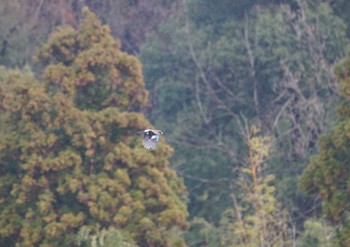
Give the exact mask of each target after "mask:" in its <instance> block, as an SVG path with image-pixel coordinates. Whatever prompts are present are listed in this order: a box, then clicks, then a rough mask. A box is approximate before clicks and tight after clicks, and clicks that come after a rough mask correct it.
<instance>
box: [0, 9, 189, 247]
mask: <svg viewBox="0 0 350 247" xmlns="http://www.w3.org/2000/svg"><path fill="white" fill-rule="evenodd" d="M35 59H36V61H37V62H38V63H40V64H41V66H42V67H43V74H42V78H41V81H38V80H36V79H35V78H34V77H33V76H32V75H30V74H23V73H20V72H19V71H9V72H6V73H4V74H2V76H1V85H0V95H1V96H0V98H1V102H0V105H1V115H2V117H1V121H2V126H3V127H4V128H2V131H3V133H2V137H3V138H1V141H0V147H1V148H0V155H1V166H0V167H1V168H0V169H1V175H0V176H1V177H0V181H1V182H0V186H1V201H0V214H1V216H0V219H1V220H0V225H1V227H0V228H1V231H0V235H1V240H0V241H1V245H6V246H11V245H14V244H15V243H16V245H20V246H74V245H75V244H76V234H77V232H78V231H79V229H80V228H81V227H82V226H91V227H97V226H100V227H106V228H107V227H109V226H114V227H116V228H118V229H119V230H121V231H123V232H126V233H127V235H129V236H130V237H131V238H132V239H134V240H135V242H136V243H138V244H139V245H140V246H175V245H176V244H178V245H179V246H181V245H183V244H182V241H181V238H178V236H177V234H176V232H177V231H178V230H180V229H183V228H185V227H186V225H187V223H186V217H187V211H186V206H185V204H184V201H183V198H184V196H185V189H184V186H183V184H182V182H181V180H179V178H177V176H176V173H175V172H174V171H173V170H172V169H171V168H170V167H169V162H168V158H169V157H170V155H171V154H172V148H171V147H170V146H169V145H167V144H166V143H164V142H162V143H161V145H159V148H158V150H157V152H148V151H146V150H144V149H143V148H142V146H141V142H140V140H139V139H137V138H136V136H135V133H136V131H137V130H139V129H143V128H146V127H149V126H151V125H150V123H149V122H148V121H147V119H146V118H145V117H144V116H143V115H142V114H141V113H139V112H137V111H138V110H140V109H141V108H143V107H145V105H146V103H147V90H146V89H145V86H144V82H143V77H142V72H141V64H140V62H139V61H138V60H137V59H136V58H135V57H133V56H131V55H128V54H127V53H125V52H122V51H121V50H120V43H119V42H118V41H116V40H115V39H114V38H113V37H112V36H111V34H110V30H109V28H108V27H107V26H104V25H102V24H101V23H100V21H99V20H98V19H97V18H96V16H95V15H94V14H93V13H92V12H90V11H89V10H88V9H87V8H86V9H84V19H83V21H82V22H81V24H80V25H79V27H78V29H74V28H73V27H71V26H63V27H60V28H59V29H58V30H57V31H55V32H54V33H52V34H51V36H50V38H49V40H48V41H47V43H46V44H44V45H43V46H42V47H41V48H40V49H38V51H37V52H36V57H35ZM8 195H11V196H10V197H9V196H8Z"/></svg>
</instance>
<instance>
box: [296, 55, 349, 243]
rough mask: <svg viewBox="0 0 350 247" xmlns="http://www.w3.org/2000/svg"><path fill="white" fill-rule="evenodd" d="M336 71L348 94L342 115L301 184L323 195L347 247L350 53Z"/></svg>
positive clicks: (343, 92)
mask: <svg viewBox="0 0 350 247" xmlns="http://www.w3.org/2000/svg"><path fill="white" fill-rule="evenodd" d="M335 71H336V76H337V79H338V81H339V82H340V93H341V95H342V96H343V97H344V100H343V103H342V104H341V105H340V107H339V109H338V117H339V118H338V120H337V122H336V124H335V125H334V126H333V128H332V129H331V130H330V131H328V133H326V134H325V135H323V136H322V137H321V138H320V140H319V143H318V144H319V153H318V154H317V155H315V156H313V157H312V159H311V160H310V162H309V164H308V166H307V168H306V169H305V170H304V173H303V176H302V179H301V186H302V189H303V190H304V191H305V192H307V193H309V194H311V195H319V196H320V198H321V201H322V212H323V214H324V215H325V216H326V218H327V219H328V220H330V222H332V223H333V224H336V226H337V229H338V232H339V234H338V235H339V236H338V239H339V242H340V243H341V245H340V246H346V245H347V243H349V242H350V237H349V236H350V235H349V232H350V219H349V216H348V214H349V212H350V204H349V202H350V194H349V186H350V179H349V177H350V169H349V165H348V164H349V160H350V156H349V148H350V146H349V145H350V139H349V120H350V114H349V113H350V105H349V100H350V95H349V92H350V90H349V88H350V80H349V71H350V55H349V54H348V55H347V57H346V58H345V60H344V61H342V62H341V63H339V64H338V65H337V66H336V69H335Z"/></svg>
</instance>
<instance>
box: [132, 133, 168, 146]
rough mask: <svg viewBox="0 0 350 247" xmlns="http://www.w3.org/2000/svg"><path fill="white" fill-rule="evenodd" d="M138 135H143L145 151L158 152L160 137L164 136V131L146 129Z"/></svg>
mask: <svg viewBox="0 0 350 247" xmlns="http://www.w3.org/2000/svg"><path fill="white" fill-rule="evenodd" d="M137 134H138V135H143V141H142V144H143V147H144V148H145V149H152V150H156V148H157V144H158V141H159V137H160V135H163V134H164V133H163V131H161V130H154V129H146V130H141V131H138V132H137Z"/></svg>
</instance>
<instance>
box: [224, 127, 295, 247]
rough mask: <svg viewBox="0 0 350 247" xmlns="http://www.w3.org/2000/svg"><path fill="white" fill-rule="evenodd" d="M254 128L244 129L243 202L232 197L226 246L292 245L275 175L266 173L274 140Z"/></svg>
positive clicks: (225, 227) (240, 182)
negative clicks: (277, 195)
mask: <svg viewBox="0 0 350 247" xmlns="http://www.w3.org/2000/svg"><path fill="white" fill-rule="evenodd" d="M259 131H260V130H259V129H258V128H257V127H255V126H253V127H251V129H250V130H249V129H246V130H245V133H244V135H245V139H246V142H247V145H248V155H247V164H246V166H244V167H242V168H241V175H240V181H239V184H240V185H241V186H242V192H243V195H241V196H240V198H239V199H240V200H239V201H238V200H237V199H236V195H232V197H233V201H234V205H235V207H234V208H233V209H229V210H227V211H226V212H225V213H224V214H223V217H222V223H221V224H222V226H221V228H222V232H223V234H222V236H221V238H222V242H223V243H224V244H223V246H241V247H244V246H245V247H254V246H256V247H259V246H276V247H277V246H291V239H290V236H289V235H290V234H289V232H288V226H287V216H288V215H287V212H286V211H285V210H282V208H281V205H280V203H279V202H278V201H277V200H276V196H275V187H274V186H273V185H272V182H273V181H274V176H273V175H271V174H266V159H267V158H268V157H269V152H270V147H271V140H270V139H269V138H268V137H263V136H261V135H260V133H259Z"/></svg>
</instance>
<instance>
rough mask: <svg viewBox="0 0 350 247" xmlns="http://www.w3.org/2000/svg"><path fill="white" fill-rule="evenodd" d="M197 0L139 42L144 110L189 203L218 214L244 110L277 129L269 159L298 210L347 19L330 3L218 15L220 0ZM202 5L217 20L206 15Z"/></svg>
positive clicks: (331, 94)
mask: <svg viewBox="0 0 350 247" xmlns="http://www.w3.org/2000/svg"><path fill="white" fill-rule="evenodd" d="M199 2H200V1H183V4H182V5H181V6H180V7H179V9H180V10H179V11H178V12H176V13H175V14H174V15H173V16H171V17H170V18H169V19H168V21H167V22H165V23H164V24H163V25H161V28H160V30H159V32H157V33H154V34H153V35H149V36H148V40H147V42H146V43H145V44H144V45H143V47H142V49H141V61H143V64H144V74H145V78H146V81H147V86H148V88H149V90H150V94H151V97H150V98H151V104H152V106H153V108H152V111H151V113H150V116H152V118H153V119H156V123H157V124H160V125H163V124H164V125H165V126H166V128H168V130H171V133H170V135H169V136H168V140H169V142H170V143H171V144H173V146H174V148H175V150H176V152H175V154H174V156H173V161H174V164H176V167H177V170H178V171H179V173H181V174H183V176H184V177H185V182H186V185H187V186H188V188H189V190H190V191H194V192H195V193H192V194H191V193H190V203H189V210H190V213H191V215H195V216H197V217H205V219H206V220H207V221H209V222H211V223H212V222H215V223H218V221H219V219H220V214H221V212H222V211H224V210H225V208H227V207H231V206H232V202H230V201H229V200H227V198H230V196H229V195H230V194H231V192H232V191H236V190H238V186H237V184H232V183H231V182H230V181H234V180H235V179H236V178H237V173H236V171H237V170H238V169H239V168H240V167H241V162H240V161H241V160H242V157H241V156H242V155H241V154H242V153H243V151H244V146H243V145H242V139H241V138H240V136H239V131H240V130H239V121H240V119H241V116H242V115H243V116H245V117H246V118H248V119H249V120H250V121H253V122H257V123H260V126H261V127H262V131H263V133H264V134H266V135H269V136H275V137H276V142H275V143H274V145H276V149H273V150H276V153H274V154H272V155H271V159H273V161H272V162H271V165H270V166H269V169H271V172H272V173H273V174H275V175H276V182H277V183H281V186H276V188H277V190H278V194H279V195H281V201H282V203H284V204H288V208H290V209H291V210H293V212H291V215H297V217H298V218H299V219H305V215H304V214H303V213H300V212H302V210H303V209H302V208H304V207H307V206H309V201H307V200H306V199H305V197H304V196H303V195H301V193H300V191H299V190H298V189H296V188H295V184H296V183H297V179H298V176H296V175H295V174H300V173H301V172H302V169H303V167H304V166H305V163H306V162H305V159H306V158H307V157H308V155H309V154H310V153H311V152H314V151H315V150H316V146H315V143H316V140H317V138H318V136H319V134H320V133H321V132H322V131H324V130H325V129H327V128H328V127H329V126H330V124H331V123H332V121H333V120H334V116H333V113H332V111H329V109H333V107H334V106H335V105H336V104H337V102H338V100H339V97H338V95H337V90H336V89H337V82H336V80H335V79H334V74H333V70H332V65H333V64H334V63H335V62H336V61H337V60H338V59H340V57H342V56H343V54H344V47H345V44H346V36H345V25H344V23H342V21H341V20H340V19H339V18H336V17H335V16H334V15H333V14H332V12H331V8H330V7H329V5H327V4H318V5H312V4H310V5H308V4H306V2H305V1H298V3H299V4H297V5H296V7H294V8H292V7H290V5H277V4H276V5H271V6H268V7H266V6H261V5H259V4H258V3H259V1H256V2H255V3H254V4H253V2H254V1H249V3H250V4H251V6H254V7H252V8H248V10H249V11H245V15H244V16H243V17H242V16H241V18H237V16H232V14H227V15H222V16H221V15H218V13H222V12H220V11H219V10H220V9H222V8H224V7H225V5H224V4H223V5H221V4H215V6H217V9H216V8H212V9H208V10H206V9H205V6H204V7H203V6H202V5H200V4H199ZM247 2H248V1H247ZM269 2H270V1H269ZM225 3H226V2H225ZM196 4H198V5H196ZM271 4H272V3H271ZM213 5H214V4H212V5H208V6H213ZM232 5H234V4H233V3H231V5H230V6H228V7H227V8H229V10H231V8H234V7H233V6H232ZM203 8H204V9H205V11H207V12H205V13H208V15H211V14H212V15H213V16H210V17H208V19H210V18H212V19H214V20H216V21H213V22H211V23H207V22H205V21H203V18H202V17H203V16H202V13H203V12H202V11H198V10H199V9H200V10H202V9H203ZM228 12H229V11H228ZM230 13H231V12H230ZM165 123H166V124H165ZM167 132H169V131H167ZM203 157H205V158H204V159H203ZM187 163H191V164H192V165H191V166H190V167H189V166H186V164H187ZM291 171H292V174H291ZM287 193H289V195H292V196H293V200H290V198H288V197H284V195H285V194H287ZM310 203H311V202H310ZM218 205H220V206H218ZM213 209H216V210H215V211H214V212H219V213H213ZM301 224H302V222H301Z"/></svg>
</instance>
